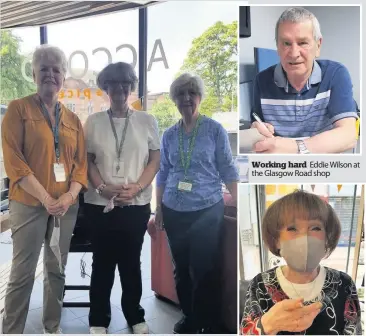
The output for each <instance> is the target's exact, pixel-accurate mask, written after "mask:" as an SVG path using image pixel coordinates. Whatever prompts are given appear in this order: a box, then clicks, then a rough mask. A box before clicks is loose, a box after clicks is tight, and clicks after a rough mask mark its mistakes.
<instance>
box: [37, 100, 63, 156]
mask: <svg viewBox="0 0 366 336" xmlns="http://www.w3.org/2000/svg"><path fill="white" fill-rule="evenodd" d="M39 100H40V102H41V107H42V113H43V116H44V117H45V119H46V120H47V122H48V125H49V126H50V128H51V130H52V134H53V139H54V144H55V153H56V160H57V163H59V162H60V146H59V123H60V110H61V107H60V103H59V102H57V103H56V106H55V119H56V120H55V127H52V122H51V118H50V115H49V114H48V111H47V108H46V106H45V105H44V104H43V101H42V99H39Z"/></svg>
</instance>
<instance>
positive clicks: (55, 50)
mask: <svg viewBox="0 0 366 336" xmlns="http://www.w3.org/2000/svg"><path fill="white" fill-rule="evenodd" d="M45 56H46V57H54V58H55V59H56V61H57V62H58V63H59V64H60V65H61V68H62V71H63V72H64V73H65V74H66V72H67V58H66V55H65V53H64V52H63V51H62V50H61V49H60V48H59V47H55V46H52V45H49V44H42V45H40V46H39V47H37V48H36V50H35V51H34V53H33V60H32V67H33V69H35V68H36V67H37V66H38V65H39V63H40V61H41V59H42V58H43V57H45Z"/></svg>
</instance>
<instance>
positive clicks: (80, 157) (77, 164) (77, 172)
mask: <svg viewBox="0 0 366 336" xmlns="http://www.w3.org/2000/svg"><path fill="white" fill-rule="evenodd" d="M78 126H79V132H78V139H77V148H76V154H75V158H74V167H73V170H72V173H71V178H70V181H71V183H70V188H69V192H70V193H71V194H72V196H73V198H74V199H76V198H77V196H78V195H79V192H80V190H81V189H82V188H84V189H85V190H86V189H88V162H87V155H86V145H85V138H84V131H83V127H82V125H81V122H80V120H79V119H78Z"/></svg>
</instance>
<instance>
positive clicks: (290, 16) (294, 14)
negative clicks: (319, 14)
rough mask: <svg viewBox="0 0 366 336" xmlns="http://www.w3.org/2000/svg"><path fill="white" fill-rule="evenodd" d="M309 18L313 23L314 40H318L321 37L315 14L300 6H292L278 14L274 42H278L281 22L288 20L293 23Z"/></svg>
mask: <svg viewBox="0 0 366 336" xmlns="http://www.w3.org/2000/svg"><path fill="white" fill-rule="evenodd" d="M308 20H310V21H311V22H312V24H313V36H314V40H315V41H319V40H320V39H321V38H322V33H321V31H320V24H319V21H318V19H317V18H316V16H315V15H314V14H313V13H312V12H310V11H308V10H307V9H305V8H302V7H293V8H288V9H286V10H285V11H284V12H283V13H282V14H281V16H280V18H279V19H278V21H277V24H276V44H277V43H278V28H279V26H280V24H281V23H283V22H286V21H290V22H293V23H299V22H304V21H308Z"/></svg>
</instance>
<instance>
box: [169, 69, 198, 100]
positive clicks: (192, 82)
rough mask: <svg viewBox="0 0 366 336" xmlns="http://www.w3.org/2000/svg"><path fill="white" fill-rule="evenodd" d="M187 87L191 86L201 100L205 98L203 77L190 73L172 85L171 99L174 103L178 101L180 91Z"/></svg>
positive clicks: (177, 79)
mask: <svg viewBox="0 0 366 336" xmlns="http://www.w3.org/2000/svg"><path fill="white" fill-rule="evenodd" d="M185 86H190V87H191V88H192V89H193V91H194V92H196V93H197V94H198V95H199V96H200V97H201V99H202V98H203V97H204V94H205V89H204V84H203V80H202V79H201V77H199V76H197V75H193V74H190V73H183V74H181V75H180V76H178V77H177V78H176V79H175V80H174V81H173V83H172V84H171V85H170V98H171V99H172V100H173V101H176V99H177V97H178V94H179V91H180V89H181V88H182V87H185Z"/></svg>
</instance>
